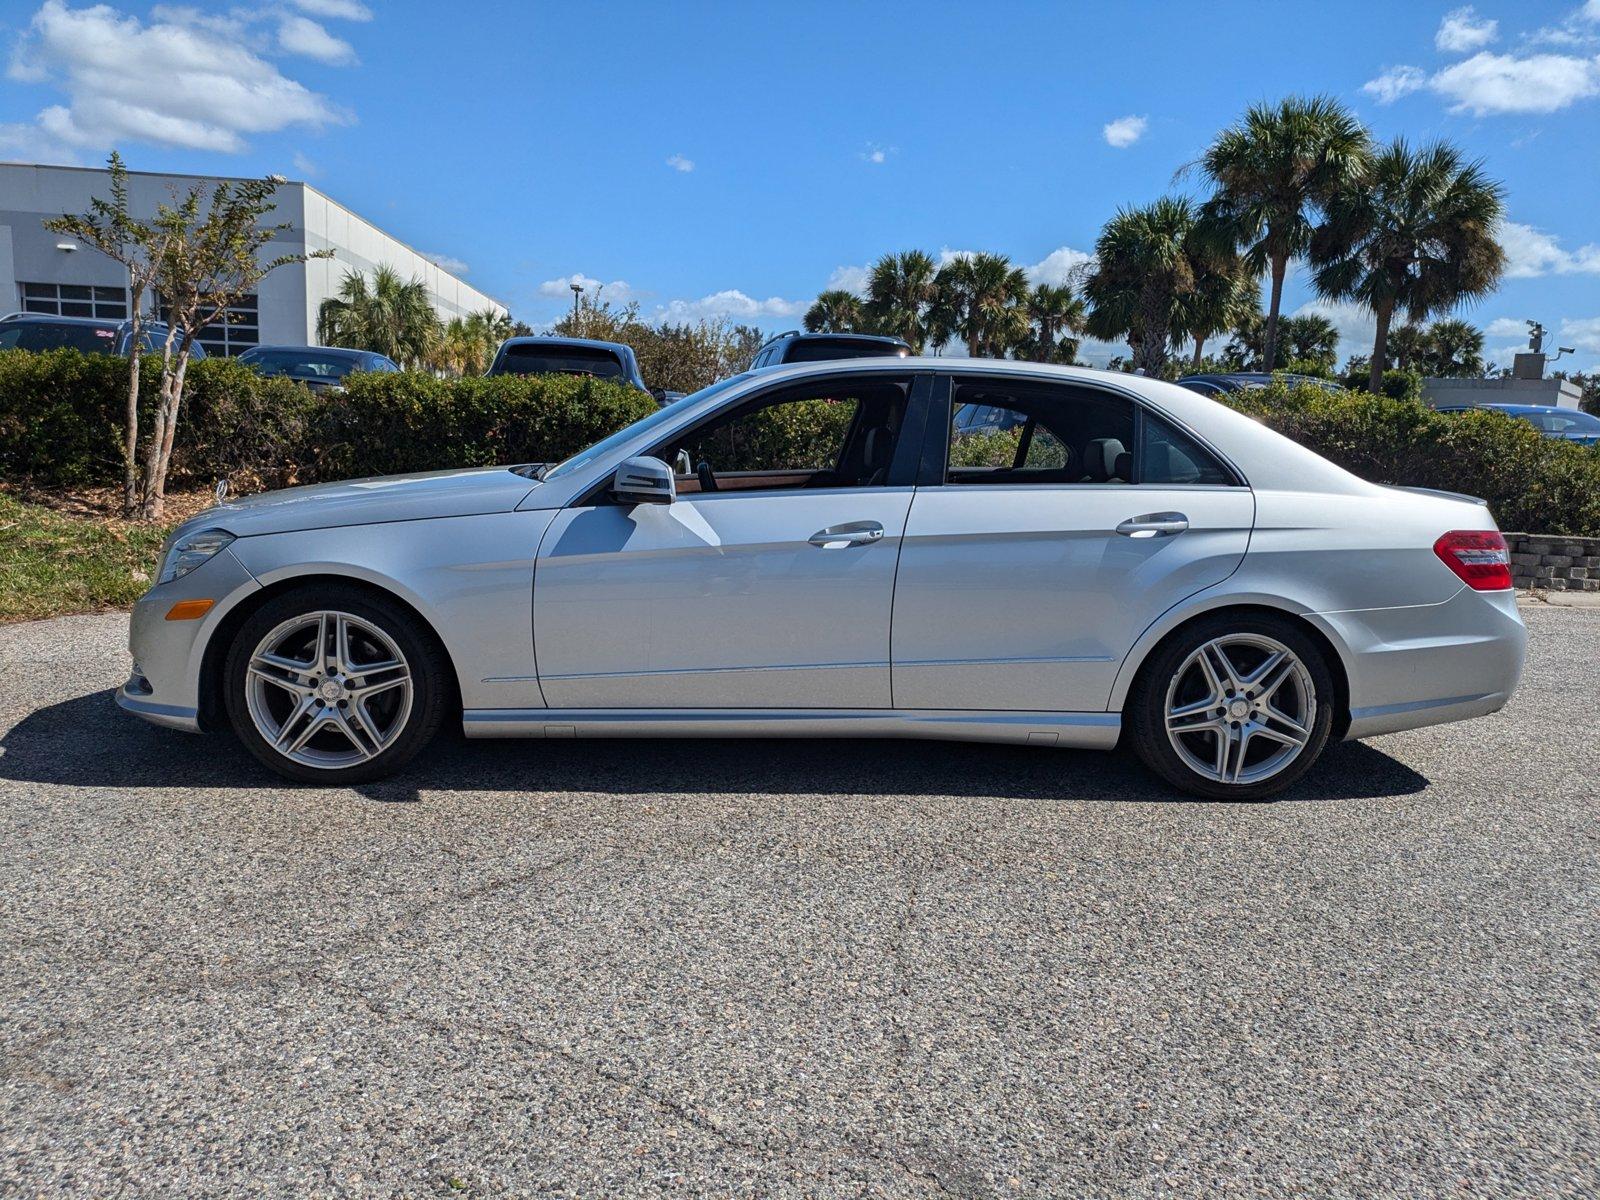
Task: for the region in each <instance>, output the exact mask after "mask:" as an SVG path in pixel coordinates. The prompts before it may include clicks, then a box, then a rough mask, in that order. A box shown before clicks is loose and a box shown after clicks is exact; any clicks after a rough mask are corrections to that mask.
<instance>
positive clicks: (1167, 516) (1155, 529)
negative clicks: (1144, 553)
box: [1117, 512, 1189, 538]
mask: <svg viewBox="0 0 1600 1200" xmlns="http://www.w3.org/2000/svg"><path fill="white" fill-rule="evenodd" d="M1187 528H1189V518H1188V517H1186V516H1184V514H1183V513H1181V512H1162V513H1145V514H1144V516H1142V517H1129V518H1128V519H1127V520H1126V521H1124V522H1123V523H1122V524H1121V525H1118V526H1117V532H1118V533H1120V534H1121V535H1122V536H1123V537H1131V538H1150V537H1171V536H1172V535H1173V534H1175V533H1182V532H1183V531H1184V530H1185V529H1187Z"/></svg>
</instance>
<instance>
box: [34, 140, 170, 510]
mask: <svg viewBox="0 0 1600 1200" xmlns="http://www.w3.org/2000/svg"><path fill="white" fill-rule="evenodd" d="M107 167H108V168H109V169H110V171H111V199H109V200H102V199H101V198H100V197H98V196H96V197H95V198H94V199H92V200H90V201H89V211H88V212H86V213H83V214H82V215H80V216H76V217H74V216H60V217H56V218H54V219H52V220H49V221H46V222H45V223H44V227H45V228H46V229H48V230H50V232H52V233H61V234H66V235H67V236H69V237H75V238H77V239H78V240H79V241H82V242H87V243H88V244H89V245H91V246H93V247H94V248H95V249H96V250H98V251H100V253H101V254H104V255H105V256H106V257H107V258H110V259H113V260H115V261H116V262H118V263H121V264H122V266H123V268H124V269H125V270H126V271H127V272H128V313H129V327H130V330H131V337H130V339H129V342H128V404H127V411H126V414H125V417H124V425H123V430H122V509H123V512H124V513H125V514H126V515H128V516H132V515H133V514H134V512H135V511H136V510H137V509H138V507H139V499H140V497H139V363H140V361H141V358H142V356H143V353H144V311H143V307H144V296H145V293H146V292H148V291H149V290H150V289H151V288H152V287H153V286H154V285H155V278H156V271H157V270H158V262H157V260H158V259H159V258H160V245H161V244H160V239H159V237H158V235H157V233H156V231H155V229H153V228H152V227H151V226H150V225H148V224H146V223H145V222H143V221H140V220H138V219H137V218H136V217H134V216H133V215H132V214H131V213H130V212H129V211H128V168H127V167H126V166H125V165H123V162H122V156H121V155H120V154H118V153H117V152H116V151H115V150H113V151H112V152H111V157H110V159H108V160H107Z"/></svg>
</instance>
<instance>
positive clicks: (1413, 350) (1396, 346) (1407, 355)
mask: <svg viewBox="0 0 1600 1200" xmlns="http://www.w3.org/2000/svg"><path fill="white" fill-rule="evenodd" d="M1427 348H1428V331H1427V330H1425V329H1424V328H1423V327H1422V326H1421V325H1413V324H1412V323H1411V322H1409V321H1407V322H1406V323H1405V324H1404V325H1402V326H1400V327H1399V328H1398V329H1395V330H1393V331H1391V332H1390V334H1389V349H1390V350H1392V351H1394V365H1395V366H1396V367H1397V368H1398V369H1400V370H1402V371H1409V370H1410V369H1411V364H1412V363H1414V362H1417V361H1418V360H1419V359H1421V358H1422V356H1423V354H1424V352H1426V350H1427Z"/></svg>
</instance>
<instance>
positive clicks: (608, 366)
mask: <svg viewBox="0 0 1600 1200" xmlns="http://www.w3.org/2000/svg"><path fill="white" fill-rule="evenodd" d="M496 374H501V375H592V376H594V377H595V378H596V379H622V378H625V373H624V371H623V369H622V363H621V362H620V361H618V359H617V356H616V354H615V353H613V352H612V351H610V350H600V349H596V348H594V347H592V346H560V345H540V344H538V343H531V344H528V343H525V344H523V345H520V346H518V345H511V346H507V347H506V348H505V352H504V353H503V354H502V355H501V358H500V365H499V368H498V370H497V371H496Z"/></svg>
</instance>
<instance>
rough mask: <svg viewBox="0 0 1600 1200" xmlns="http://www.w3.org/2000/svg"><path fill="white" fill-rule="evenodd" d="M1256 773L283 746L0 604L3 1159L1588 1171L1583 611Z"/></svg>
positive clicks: (656, 752)
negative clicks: (1224, 775) (1295, 772)
mask: <svg viewBox="0 0 1600 1200" xmlns="http://www.w3.org/2000/svg"><path fill="white" fill-rule="evenodd" d="M1526 616H1527V619H1528V622H1529V624H1530V626H1531V628H1532V631H1533V641H1532V648H1531V661H1530V666H1529V671H1528V674H1527V676H1526V677H1525V679H1524V683H1523V688H1522V691H1521V692H1520V693H1519V694H1518V696H1517V698H1516V700H1515V701H1514V703H1513V704H1512V706H1511V707H1510V708H1509V709H1508V710H1507V711H1505V712H1503V713H1500V714H1498V715H1496V716H1494V717H1490V718H1487V719H1484V720H1481V721H1476V722H1472V723H1469V724H1465V725H1457V726H1450V727H1446V728H1443V729H1437V730H1423V731H1418V732H1416V733H1411V734H1404V735H1399V736H1395V737H1392V738H1388V739H1384V740H1380V741H1377V742H1374V743H1372V744H1369V745H1350V746H1342V747H1338V748H1336V749H1335V750H1334V751H1332V752H1331V753H1330V755H1329V757H1328V759H1327V760H1326V762H1325V763H1324V765H1322V766H1321V767H1320V768H1319V769H1318V770H1316V771H1315V772H1313V773H1312V775H1311V776H1310V777H1308V779H1307V780H1306V781H1304V782H1303V783H1302V784H1301V785H1300V786H1298V787H1297V789H1296V790H1295V791H1293V792H1291V793H1289V794H1288V795H1287V796H1286V797H1285V798H1284V799H1283V800H1281V801H1280V802H1277V803H1271V804H1263V805H1255V806H1232V805H1218V804H1202V803H1194V802H1188V801H1184V800H1182V799H1180V798H1178V797H1176V796H1174V795H1172V794H1170V793H1167V792H1165V791H1163V790H1161V789H1160V788H1159V787H1158V786H1156V785H1155V784H1154V783H1153V782H1152V781H1151V780H1150V778H1149V777H1147V776H1146V775H1145V774H1144V773H1142V772H1141V771H1140V770H1139V769H1138V768H1137V767H1135V766H1134V765H1132V764H1131V763H1129V762H1128V761H1126V760H1124V759H1122V758H1120V757H1115V756H1107V755H1096V754H1089V753H1069V752H1064V751H1045V750H1028V749H1022V748H1004V747H985V746H958V745H936V744H930V743H895V744H891V743H880V742H833V743H775V742H756V743H737V742H705V743H692V742H686V743H679V744H670V743H631V742H600V743H584V742H578V743H565V744H562V743H535V742H527V743H498V744H484V743H477V744H467V743H462V742H452V743H450V744H447V745H444V746H442V747H440V748H439V749H438V750H437V752H435V753H432V754H430V756H429V758H428V760H427V762H426V763H425V764H423V766H422V769H421V770H419V771H417V772H416V773H415V774H414V775H413V776H412V777H411V779H409V780H408V781H406V782H402V783H388V784H383V785H377V786H373V787H369V788H365V789H361V790H359V791H343V790H328V791H320V790H307V789H290V788H286V787H283V786H280V785H278V784H277V783H275V782H274V781H273V780H271V779H270V778H268V777H267V776H265V775H264V774H263V773H262V772H261V770H260V769H259V768H258V767H257V766H256V765H255V764H254V763H253V761H252V760H250V759H249V758H248V757H247V756H246V755H245V754H244V753H243V752H242V751H241V750H240V749H239V748H238V747H237V746H236V745H234V744H233V742H232V741H231V740H229V739H227V738H221V737H211V738H195V737H190V736H186V735H183V734H179V733H172V732H167V731H162V730H158V729H154V728H150V727H147V726H145V725H143V724H141V723H139V722H137V721H135V720H133V719H131V718H126V717H124V716H123V715H122V714H120V713H118V712H117V711H116V709H115V708H114V706H113V704H112V701H111V693H110V691H109V690H108V689H110V688H111V687H112V686H113V685H114V684H116V683H117V682H118V681H119V680H120V679H121V677H122V675H123V673H124V671H125V670H126V663H127V659H126V656H125V654H124V652H123V650H122V643H123V638H124V636H125V626H126V621H125V619H124V618H122V617H119V616H103V617H80V618H67V619H62V620H58V621H51V622H44V623H38V624H32V625H16V626H10V627H4V628H0V730H3V731H5V732H4V733H3V735H0V742H3V747H4V754H3V756H0V963H3V970H0V1016H3V1020H0V1194H5V1195H30V1196H33V1195H37V1196H91V1195H92V1196H112V1195H136V1194H142V1195H164V1196H178V1195H182V1196H199V1195H220V1194H224V1193H230V1194H238V1193H241V1192H248V1193H250V1194H252V1195H270V1196H313V1195H371V1196H390V1195H403V1196H413V1197H431V1196H462V1195H466V1196H499V1195H570V1196H619V1195H654V1194H672V1195H680V1196H690V1195H705V1194H712V1195H725V1196H746V1195H761V1196H830V1197H831V1196H865V1195H872V1196H880V1195H881V1196H1147V1195H1148V1196H1156V1195H1162V1196H1167V1195H1173V1196H1207V1197H1210V1196H1218V1195H1231V1194H1239V1195H1250V1196H1317V1197H1323V1196H1352V1197H1354V1196H1361V1197H1369V1196H1444V1195H1452V1196H1454V1195H1460V1196H1529V1197H1533V1196H1539V1197H1546V1196H1565V1195H1570V1196H1593V1195H1595V1194H1596V1193H1597V1191H1600V1167H1597V1163H1596V1147H1597V1146H1600V1118H1597V1108H1596V1106H1597V1103H1600V1101H1597V1097H1600V1031H1597V1024H1596V1011H1597V1005H1596V992H1597V982H1600V946H1597V941H1596V937H1595V930H1596V918H1597V915H1600V913H1597V907H1600V904H1597V901H1600V887H1597V869H1596V850H1597V846H1600V820H1597V808H1600V801H1597V796H1596V779H1597V774H1600V772H1597V763H1600V739H1597V737H1596V734H1597V733H1600V713H1597V695H1596V692H1597V687H1596V680H1597V679H1600V610H1595V609H1577V608H1555V607H1544V606H1530V607H1529V608H1527V610H1526Z"/></svg>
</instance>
